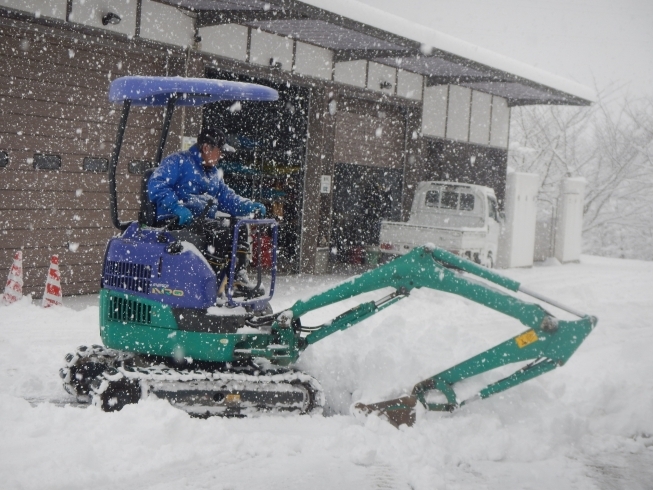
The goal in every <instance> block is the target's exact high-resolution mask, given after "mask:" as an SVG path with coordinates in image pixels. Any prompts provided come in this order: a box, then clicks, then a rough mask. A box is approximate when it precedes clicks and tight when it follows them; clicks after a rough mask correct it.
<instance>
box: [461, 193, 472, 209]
mask: <svg viewBox="0 0 653 490" xmlns="http://www.w3.org/2000/svg"><path fill="white" fill-rule="evenodd" d="M460 210H461V211H474V194H460Z"/></svg>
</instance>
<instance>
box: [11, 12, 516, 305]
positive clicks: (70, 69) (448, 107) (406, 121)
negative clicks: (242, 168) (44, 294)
mask: <svg viewBox="0 0 653 490" xmlns="http://www.w3.org/2000/svg"><path fill="white" fill-rule="evenodd" d="M30 1H31V3H30V2H29V1H27V0H25V1H22V0H21V1H19V0H0V5H6V6H8V7H10V8H17V9H18V10H26V11H28V12H31V13H32V14H33V13H34V12H35V9H42V8H43V7H42V6H39V5H41V4H43V5H45V4H47V5H50V3H51V2H50V3H48V2H46V1H45V0H38V1H37V0H33V1H32V0H30ZM55 3H56V2H55ZM14 4H16V5H18V7H16V5H14ZM32 4H34V5H32ZM37 4H38V5H37ZM35 5H36V6H35ZM47 5H46V6H47ZM127 5H132V4H131V3H128V2H126V1H123V0H92V1H90V0H87V1H86V2H84V3H82V2H81V1H80V2H77V1H76V0H75V1H74V2H73V4H72V12H71V18H70V19H69V20H70V21H71V22H65V21H64V20H62V19H65V16H63V17H61V16H59V14H57V15H54V14H53V17H58V20H51V19H44V18H38V19H35V18H34V17H33V16H30V15H31V14H30V15H22V14H19V13H15V12H12V11H9V12H7V11H4V12H3V11H0V41H1V43H0V62H2V63H3V65H4V68H5V69H4V71H3V72H2V74H1V75H0V87H1V90H2V94H1V96H0V97H1V98H2V100H0V110H2V112H3V115H4V117H5V119H4V125H3V128H0V151H7V153H8V154H9V165H8V166H7V167H6V168H3V169H0V213H1V215H2V218H0V220H1V221H0V222H2V223H3V228H4V229H3V231H2V233H3V235H2V238H1V240H0V275H3V274H6V273H7V270H8V268H9V266H10V264H11V256H12V253H13V251H14V250H15V249H16V248H20V247H22V248H23V249H24V251H25V254H24V256H25V269H26V272H27V277H26V290H27V292H35V293H37V294H39V293H40V292H41V290H42V287H43V282H44V278H45V272H46V268H47V266H48V260H49V256H50V254H52V253H59V254H60V255H61V264H62V265H61V267H62V279H63V283H64V293H65V294H80V293H87V292H92V291H96V290H97V289H98V288H99V275H100V266H101V264H100V262H101V260H102V255H103V251H104V247H105V244H106V241H107V239H108V238H109V237H110V236H112V235H113V234H114V233H115V230H114V229H113V228H112V227H111V224H110V219H109V210H108V192H107V190H108V189H107V187H108V183H107V174H106V173H105V172H91V171H88V170H84V163H83V162H84V158H87V157H93V158H97V159H108V158H109V154H110V151H111V146H112V144H113V139H114V134H115V129H116V126H117V122H118V118H119V110H118V109H119V108H117V107H111V106H110V105H109V104H108V102H107V90H108V86H109V82H110V81H111V80H113V79H115V78H117V77H119V76H123V75H132V74H142V75H146V74H147V75H185V76H197V77H202V76H204V74H205V70H206V67H207V66H213V67H219V68H220V69H224V70H231V71H233V72H234V73H238V74H248V75H251V76H254V77H259V78H269V79H270V80H275V81H277V82H278V81H285V82H288V83H292V84H297V85H300V86H304V87H308V88H309V89H310V111H309V129H308V134H309V136H308V143H307V148H306V162H305V166H304V170H303V172H304V174H303V180H304V194H303V195H304V202H303V205H302V237H301V263H300V269H301V270H302V271H304V272H312V271H313V270H314V264H315V261H314V259H315V251H316V249H317V248H318V247H322V246H327V245H329V243H330V242H331V239H332V236H331V229H332V214H333V213H332V209H333V194H332V193H321V192H320V181H321V178H322V177H323V176H331V177H333V175H334V166H335V164H336V163H338V161H339V160H342V159H345V157H347V158H346V159H347V160H352V161H355V162H358V163H359V164H363V165H379V166H385V165H387V166H389V167H392V168H394V169H398V170H400V171H401V172H402V175H403V178H402V186H403V192H402V203H401V207H402V216H403V218H404V219H406V218H407V217H408V213H409V211H410V205H411V202H412V197H413V192H414V189H415V187H416V184H417V182H419V181H420V180H432V179H434V178H444V177H445V176H450V177H451V178H452V179H454V178H459V179H462V180H463V181H472V182H475V183H485V182H489V181H490V180H492V179H494V180H496V182H497V183H496V185H497V186H496V187H495V190H496V191H497V195H498V196H501V192H502V191H501V185H502V182H501V180H502V179H501V178H500V176H501V175H503V174H501V172H505V162H503V160H502V159H501V158H502V157H501V155H503V154H504V153H505V145H507V133H501V132H500V131H498V129H496V128H499V126H500V125H503V126H505V125H506V124H507V121H508V120H509V110H508V108H507V106H505V107H499V106H500V105H501V103H500V101H499V102H497V104H498V105H497V104H495V103H494V99H493V100H492V101H490V109H489V110H490V115H489V116H488V114H487V112H488V107H487V106H488V100H487V97H488V96H487V95H486V94H480V93H477V92H475V91H471V90H469V89H462V90H461V87H455V88H453V89H452V88H451V87H448V86H437V87H424V78H423V77H422V76H420V75H417V74H414V73H410V72H406V71H404V70H396V69H395V68H392V67H388V66H384V65H380V64H378V63H372V62H367V61H365V60H358V61H355V62H340V63H333V61H332V59H333V53H332V52H331V51H329V50H325V49H323V48H318V47H316V46H311V45H307V44H303V43H299V42H297V41H293V40H290V39H288V38H285V37H282V36H274V35H272V34H268V33H264V32H262V33H258V32H255V30H254V31H252V30H251V29H250V30H248V29H247V28H245V27H243V26H236V25H230V26H213V27H207V28H202V29H200V31H199V35H200V36H201V38H202V41H201V42H200V43H198V42H197V39H196V38H195V37H194V35H195V32H194V26H193V23H192V19H191V18H190V17H188V16H187V15H185V14H184V13H182V12H180V11H177V10H176V9H174V8H172V7H170V6H167V5H162V4H160V3H157V2H152V1H151V0H144V4H143V8H142V9H141V17H140V19H136V20H134V19H133V14H132V12H131V10H129V9H123V7H124V8H126V6H127ZM55 10H56V9H55ZM106 10H111V11H113V10H116V12H118V13H119V14H121V17H122V19H123V21H121V23H120V24H117V25H108V26H102V27H100V26H101V16H100V14H102V13H103V12H105V11H106ZM55 13H56V12H55ZM98 18H99V19H100V21H98ZM172 25H174V26H175V28H174V29H171V28H169V27H170V26H172ZM132 26H133V31H132ZM162 26H167V27H166V28H162ZM270 36H273V37H270ZM271 39H272V40H274V41H275V43H272V42H271V41H270V40H271ZM226 40H228V41H229V43H228V44H225V42H226ZM189 48H190V49H189ZM252 49H253V51H252ZM252 53H254V54H255V55H256V56H255V57H256V60H254V59H253V58H252ZM270 59H274V60H275V61H279V62H280V63H281V65H280V66H275V67H271V66H270ZM452 92H454V93H455V95H454V96H453V97H450V93H452ZM466 97H467V99H468V102H466V100H467V99H466ZM422 100H423V102H422ZM477 100H478V101H479V102H478V103H475V101H477ZM434 104H435V106H434ZM461 104H462V105H461ZM495 105H496V106H497V107H499V109H498V112H495V111H494V107H495ZM354 106H356V107H358V108H361V107H366V108H367V109H365V110H363V111H362V112H361V111H360V110H349V109H351V108H353V107H354ZM434 107H436V109H435V110H434ZM437 107H443V108H444V109H437ZM465 110H467V111H468V115H467V116H465V115H464V111H465ZM157 111H159V112H157ZM366 111H367V112H366ZM461 111H462V112H461ZM138 112H141V114H138ZM161 112H162V111H161V110H160V109H133V112H132V117H131V118H130V126H129V128H128V130H127V135H126V137H125V142H126V143H127V146H126V147H125V148H123V154H122V155H121V161H120V164H119V175H120V177H119V182H118V188H119V189H120V190H121V192H120V193H119V205H120V208H121V219H123V220H124V219H127V218H134V217H135V216H136V211H137V208H138V205H139V203H138V189H139V187H140V180H141V179H140V176H139V175H133V174H129V173H128V172H127V170H126V169H127V166H128V164H129V163H130V162H131V161H144V162H148V161H149V159H151V158H152V156H153V154H154V151H155V148H154V144H155V140H156V138H154V137H152V134H156V132H157V131H158V128H159V126H158V125H159V123H160V116H161ZM449 112H451V114H454V113H460V114H463V116H462V122H460V121H459V122H460V124H458V126H459V127H458V128H457V129H458V132H459V133H460V135H461V136H460V141H458V142H454V141H452V140H450V139H449V140H447V139H443V140H442V141H444V142H446V145H445V146H444V147H443V148H444V150H445V151H444V153H443V154H444V157H443V156H439V157H437V158H436V159H435V160H434V152H433V144H434V142H438V141H439V140H438V139H437V138H438V137H439V138H446V136H447V135H450V136H451V137H453V135H454V134H455V128H454V126H453V124H454V122H453V121H454V119H453V118H452V120H451V121H452V122H451V123H448V119H447V114H448V113H449ZM349 113H350V114H349ZM355 114H357V115H355ZM134 116H135V117H134ZM339 118H340V123H339V122H338V121H339ZM352 118H353V119H352ZM348 119H349V120H348ZM354 119H355V120H354ZM201 120H202V113H201V110H200V109H197V108H184V109H178V110H177V112H176V114H175V117H174V118H173V126H172V130H171V134H170V137H169V139H168V145H167V148H166V152H170V151H175V150H177V149H178V148H180V146H181V141H182V139H181V137H182V136H191V137H192V136H195V135H196V134H197V132H198V130H199V126H200V123H201ZM495 121H496V122H495ZM347 122H348V123H349V124H347ZM359 123H364V124H359ZM339 124H340V134H341V136H342V135H343V134H345V133H346V132H347V131H348V132H349V134H348V135H347V136H348V138H347V139H346V141H345V139H344V138H343V137H338V129H339ZM447 124H449V126H448V125H447ZM438 125H439V126H438ZM465 125H467V126H468V128H469V129H468V134H467V135H466V136H465V135H464V129H461V128H464V126H465ZM495 126H496V128H495ZM345 127H346V128H348V129H347V131H345V133H343V128H345ZM436 127H437V128H438V129H433V128H436ZM506 127H507V126H506ZM479 128H480V129H479ZM378 129H380V130H381V137H379V136H377V135H376V133H377V130H378ZM486 134H487V141H488V144H487V145H486V144H484V143H483V144H476V145H470V144H469V143H468V141H473V142H475V143H480V142H481V141H485V139H484V138H485V135H486ZM423 136H426V137H427V138H424V137H423ZM433 137H435V139H432V138H433ZM479 138H480V140H479ZM375 140H376V141H375ZM493 142H494V143H493ZM386 143H387V145H390V146H388V148H386V147H385V146H387V145H386ZM492 144H494V145H495V146H496V147H495V148H492ZM384 145H385V146H384ZM377 147H378V148H377ZM365 149H367V150H369V151H365ZM371 149H375V151H372V152H370V151H371ZM376 150H379V151H376ZM493 150H498V152H499V153H497V154H498V155H499V156H500V158H498V159H497V155H495V154H494V153H492V151H493ZM473 151H477V156H476V158H477V159H478V160H477V161H478V162H479V163H478V164H477V167H482V166H483V165H487V166H488V168H487V169H482V172H486V173H487V172H490V174H491V176H489V177H488V176H485V177H482V176H481V175H482V172H481V173H476V174H472V173H468V172H465V171H461V169H465V168H466V167H467V166H468V165H466V162H469V159H470V158H471V153H470V152H473ZM483 152H485V153H483ZM501 152H504V153H501ZM495 153H496V152H495ZM35 154H44V155H57V156H60V157H61V167H60V168H59V169H56V170H35V169H34V168H33V167H34V155H35ZM355 154H357V155H358V156H356V155H355ZM485 154H487V155H489V156H488V157H487V158H486V157H484V156H482V155H485ZM371 155H375V156H374V158H373V159H372V160H373V161H372V162H371V163H370V161H368V160H370V159H371ZM384 155H385V156H384ZM388 155H390V156H388ZM438 162H440V163H438ZM443 162H444V164H443ZM488 162H489V163H488ZM496 162H498V164H497V163H496ZM95 163H98V160H96V161H95ZM448 169H454V170H455V172H453V173H452V172H449V170H448ZM488 169H489V170H488ZM483 175H485V174H483ZM465 179H467V180H465ZM483 179H485V180H483Z"/></svg>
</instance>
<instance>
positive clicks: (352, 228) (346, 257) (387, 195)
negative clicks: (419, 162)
mask: <svg viewBox="0 0 653 490" xmlns="http://www.w3.org/2000/svg"><path fill="white" fill-rule="evenodd" d="M401 187H402V178H401V170H398V169H390V168H379V167H371V166H367V165H357V164H351V163H338V164H336V166H335V174H334V179H333V220H332V232H331V239H332V250H333V251H335V259H336V260H337V261H339V262H345V263H362V262H363V261H364V256H363V254H364V252H365V250H366V249H367V248H368V247H370V246H376V245H378V244H379V231H380V225H381V220H397V221H398V220H400V219H401Z"/></svg>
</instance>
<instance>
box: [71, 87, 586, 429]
mask: <svg viewBox="0 0 653 490" xmlns="http://www.w3.org/2000/svg"><path fill="white" fill-rule="evenodd" d="M277 98H278V94H277V92H276V91H275V90H273V89H271V88H269V87H265V86H262V85H257V84H251V83H240V82H232V81H221V80H210V79H193V78H180V77H123V78H118V79H116V80H114V81H113V82H112V83H111V86H110V90H109V99H110V101H112V102H114V103H121V104H122V113H121V117H120V122H119V126H118V132H117V136H116V140H115V144H114V146H113V151H112V154H111V159H110V165H109V193H110V206H111V209H110V210H111V218H112V221H113V224H114V226H115V227H116V228H118V230H120V232H121V234H120V236H116V237H114V238H112V239H110V241H109V243H108V245H107V249H106V253H105V257H104V263H103V270H102V280H101V291H100V334H101V338H102V342H103V343H104V345H103V346H101V345H88V346H80V347H79V348H77V350H76V351H74V352H72V353H69V354H68V355H66V356H65V364H64V366H63V367H62V368H61V370H60V376H61V378H62V379H63V384H64V388H65V389H66V390H67V391H68V392H69V393H70V394H72V395H74V396H76V397H77V399H78V401H81V402H86V403H92V404H94V405H96V406H99V407H101V409H102V410H104V411H115V410H120V409H121V408H123V407H124V406H125V405H126V404H129V403H137V402H138V401H139V400H141V399H143V398H145V397H147V396H151V395H154V396H156V397H158V398H163V399H166V400H168V401H169V402H170V403H171V404H172V405H173V406H175V407H178V408H180V409H182V410H184V411H186V412H188V413H189V414H191V415H192V416H197V417H208V416H212V415H221V416H228V417H244V416H248V415H253V414H260V413H266V414H275V413H289V412H295V413H299V414H311V413H320V412H321V410H322V407H323V405H324V395H323V392H322V390H321V387H320V384H319V382H318V381H317V380H316V379H314V378H313V377H312V376H310V375H308V374H306V373H302V372H300V371H298V370H297V369H295V368H293V367H292V366H293V364H294V363H295V361H297V359H298V357H299V355H300V354H301V352H302V351H304V350H305V349H307V348H308V347H310V346H311V345H312V344H314V343H316V342H318V341H319V340H321V339H324V338H325V337H327V336H329V335H331V334H333V333H335V332H338V331H340V330H346V329H349V328H351V327H353V326H354V325H356V324H358V323H360V322H362V321H364V320H366V319H367V318H370V317H371V316H372V315H374V314H376V313H378V312H380V311H382V310H384V309H385V308H388V307H389V306H391V305H393V304H394V303H397V302H398V301H401V300H403V299H405V298H407V297H408V296H409V295H410V292H411V291H412V290H413V289H415V288H431V289H435V290H439V291H444V292H447V293H451V294H456V295H459V296H462V297H464V298H467V299H469V300H471V301H474V302H476V303H479V304H481V305H485V306H487V307H488V308H491V309H493V310H496V311H498V312H501V313H504V314H506V315H508V316H510V317H513V318H515V319H517V320H519V321H520V322H521V323H522V324H523V325H524V326H525V327H526V330H525V331H523V332H521V333H519V334H518V335H516V336H515V337H513V338H510V339H508V340H506V341H505V342H502V343H500V344H499V345H497V346H495V347H492V348H490V349H488V350H486V351H485V352H481V353H480V354H478V355H476V356H474V357H472V358H470V359H467V360H465V361H463V362H461V363H459V364H457V365H455V366H453V367H451V368H449V369H447V370H445V371H443V372H441V373H438V374H436V375H434V376H432V377H430V378H428V379H426V380H424V381H422V382H420V383H418V384H417V385H415V386H414V387H413V389H412V391H411V393H410V395H407V396H403V397H401V398H398V399H394V400H389V401H383V402H380V403H373V404H368V405H365V404H357V405H356V406H355V409H356V410H358V411H359V412H361V413H365V414H369V413H376V414H378V415H379V416H380V417H382V418H385V419H387V420H388V421H389V422H390V423H392V424H393V425H395V426H397V427H398V426H400V425H402V424H407V425H412V424H413V423H414V422H415V413H416V407H417V405H418V404H421V405H422V406H423V407H424V408H425V409H427V410H435V411H452V410H455V409H456V408H458V407H461V406H463V405H465V404H466V403H469V402H470V401H471V400H474V399H483V398H487V397H489V396H490V395H493V394H495V393H499V392H501V391H504V390H507V389H508V388H511V387H513V386H516V385H519V384H520V383H523V382H524V381H527V380H529V379H532V378H535V377H536V376H539V375H541V374H544V373H546V372H548V371H551V370H553V369H555V368H556V367H559V366H562V365H563V364H565V363H566V362H567V360H568V359H569V358H570V357H571V356H572V354H573V353H574V352H575V351H576V349H578V347H579V346H580V344H581V343H582V342H583V341H584V340H585V338H586V337H587V336H588V335H589V334H590V332H591V331H592V330H593V328H594V327H595V326H596V323H597V319H596V318H595V317H593V316H589V315H586V314H584V313H582V312H579V311H577V310H575V309H574V308H571V307H568V306H565V305H563V304H560V303H558V302H557V301H555V300H552V299H549V298H546V297H544V296H542V295H539V294H537V293H536V292H534V291H531V290H529V289H527V288H526V287H524V286H522V285H520V284H519V283H518V282H516V281H514V280H512V279H509V278H506V277H504V276H502V275H500V274H497V273H496V272H494V271H493V270H490V269H487V268H485V267H483V266H481V265H478V264H476V263H474V262H471V261H468V260H466V259H464V258H462V257H460V256H458V255H456V254H453V253H451V252H448V251H445V250H442V249H439V248H436V247H434V246H430V245H426V246H423V247H420V248H415V249H414V250H412V251H411V252H410V253H408V254H406V255H403V256H400V257H397V258H395V259H394V260H392V261H390V262H387V263H385V264H383V265H380V266H379V267H377V268H375V269H372V270H369V271H367V272H365V273H363V274H361V275H359V276H356V277H354V278H351V279H349V280H346V281H344V282H342V283H341V284H339V285H337V286H335V287H333V288H331V289H329V290H327V291H324V292H322V293H320V294H317V295H315V296H313V297H311V298H309V299H305V300H299V301H297V302H296V303H295V304H294V305H293V306H291V307H290V308H288V309H285V310H283V311H281V312H278V313H274V312H273V311H272V308H271V307H270V299H271V298H272V295H273V293H274V286H275V279H276V236H277V223H276V222H275V220H272V219H252V218H249V217H245V218H238V217H232V218H225V219H224V223H223V225H224V234H223V238H222V239H221V240H219V241H220V243H219V244H216V243H215V240H214V243H213V244H212V245H211V246H207V238H206V236H204V235H203V234H202V231H201V227H197V226H194V225H192V224H191V225H190V226H186V227H180V226H178V224H177V223H176V222H175V221H174V220H162V221H157V218H156V213H155V212H154V208H153V205H152V203H151V202H150V201H149V199H148V196H147V191H146V189H147V188H146V184H147V179H148V178H149V176H150V175H151V172H152V170H153V169H150V170H148V171H146V172H145V174H144V178H143V184H142V190H141V209H140V213H139V216H138V220H136V221H126V222H123V221H120V219H119V213H118V199H117V191H116V174H117V170H116V169H117V165H118V160H119V155H120V149H121V146H122V140H123V136H124V133H125V128H126V126H127V120H128V117H129V111H130V107H131V106H162V107H163V111H164V112H163V124H162V129H161V133H160V139H159V146H158V149H157V153H156V156H155V162H154V165H158V164H159V162H160V160H161V156H162V154H163V149H164V146H165V142H166V138H167V135H168V130H169V128H170V121H171V117H172V114H173V111H174V109H175V107H177V106H202V105H204V104H207V103H211V102H215V101H221V100H234V101H236V100H243V101H245V100H246V101H260V102H265V101H273V100H276V99H277ZM198 219H199V220H201V219H205V217H202V218H198ZM257 229H265V230H266V232H267V233H269V235H271V236H272V238H273V239H272V250H271V255H272V260H271V264H272V266H271V270H270V271H271V273H270V274H266V275H265V282H266V284H265V285H262V281H263V280H262V273H261V262H262V261H261V260H253V261H252V264H254V263H257V264H258V265H257V266H256V277H257V281H256V285H255V287H253V288H251V289H254V290H256V291H258V292H259V293H258V294H257V295H254V296H253V297H252V295H248V294H243V293H242V290H239V288H238V287H237V285H236V283H237V274H236V272H237V271H236V264H237V263H238V262H239V259H238V254H245V255H247V256H248V257H250V256H251V255H252V253H254V254H256V253H258V254H259V255H260V254H261V250H262V248H261V246H260V245H261V244H260V238H257V237H260V236H261V234H260V233H256V230H257ZM248 230H250V231H251V234H249V232H248ZM252 230H253V231H252ZM257 239H258V240H259V242H258V244H257V243H255V242H256V240H257ZM248 247H249V248H248ZM254 259H256V257H254ZM259 259H260V257H259ZM241 263H242V260H241ZM216 264H220V265H219V266H216ZM219 267H222V268H223V269H222V270H223V271H226V272H225V273H224V274H223V275H224V277H225V278H227V279H226V281H227V283H226V287H224V285H223V289H224V291H225V293H226V300H223V301H220V299H219V296H218V293H217V290H218V287H219V285H218V284H217V282H218V280H217V277H218V273H217V270H218V268H219ZM251 267H252V268H253V267H254V266H251ZM479 278H480V279H482V280H479ZM388 287H389V288H392V290H393V292H392V293H391V294H387V295H385V296H384V297H381V298H379V299H378V300H376V301H369V302H365V303H362V304H360V305H358V306H356V307H354V308H352V309H350V310H348V311H346V312H344V313H342V314H340V315H339V316H337V317H336V318H334V319H332V320H330V321H327V322H325V323H323V324H322V325H317V326H307V325H304V324H303V323H302V316H304V315H305V314H307V313H308V312H311V311H314V310H317V309H319V308H322V307H325V306H328V305H331V304H334V303H337V302H339V301H342V300H345V299H347V298H352V297H355V296H358V295H360V294H362V293H368V292H373V291H377V290H381V289H385V288H388ZM251 289H250V290H251ZM266 289H267V292H266ZM239 291H241V292H239ZM517 292H521V293H523V294H526V295H530V296H531V297H534V298H536V299H538V300H540V301H541V302H544V303H547V304H549V305H552V306H555V307H557V308H559V309H561V310H564V311H566V312H568V313H571V314H572V315H574V316H575V317H577V319H575V320H563V319H559V318H556V317H555V316H554V315H553V314H551V313H550V312H549V311H547V310H546V309H545V308H543V307H542V306H540V305H539V304H536V303H531V302H526V301H524V300H522V299H520V298H519V297H517V296H516V295H515V294H514V293H517ZM509 364H518V366H519V367H518V368H516V370H515V371H514V372H513V373H512V374H510V375H508V376H506V377H503V378H502V379H500V380H498V381H496V382H493V383H491V384H489V385H487V386H485V387H484V388H483V389H481V390H480V391H478V392H477V394H476V395H475V396H473V397H471V398H468V399H460V398H459V396H458V395H457V393H456V385H457V383H459V382H461V381H463V380H466V379H469V378H471V377H474V376H477V375H480V374H482V373H486V372H488V371H491V370H494V369H497V368H501V367H502V366H506V365H509ZM434 394H437V395H438V397H439V398H438V397H435V398H437V399H438V402H437V403H435V402H433V401H432V400H433V399H434V396H433V395H434Z"/></svg>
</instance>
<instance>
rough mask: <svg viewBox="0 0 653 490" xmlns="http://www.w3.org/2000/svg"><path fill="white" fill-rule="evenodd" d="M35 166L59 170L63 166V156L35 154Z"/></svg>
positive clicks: (42, 168)
mask: <svg viewBox="0 0 653 490" xmlns="http://www.w3.org/2000/svg"><path fill="white" fill-rule="evenodd" d="M33 165H34V168H35V169H38V170H58V169H60V168H61V157H60V156H59V155H42V154H40V153H36V154H35V155H34V163H33Z"/></svg>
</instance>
